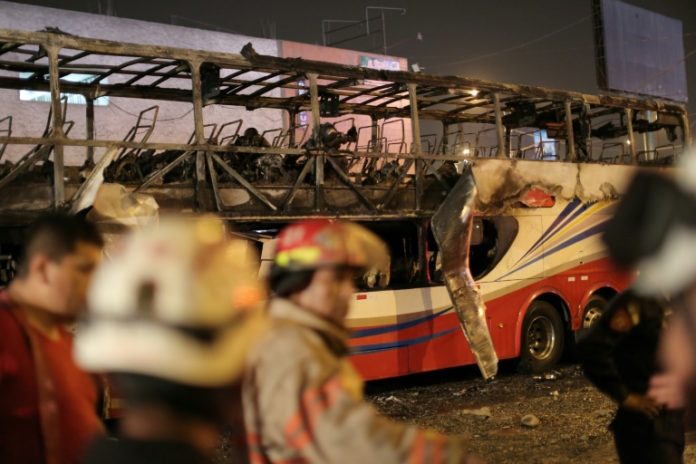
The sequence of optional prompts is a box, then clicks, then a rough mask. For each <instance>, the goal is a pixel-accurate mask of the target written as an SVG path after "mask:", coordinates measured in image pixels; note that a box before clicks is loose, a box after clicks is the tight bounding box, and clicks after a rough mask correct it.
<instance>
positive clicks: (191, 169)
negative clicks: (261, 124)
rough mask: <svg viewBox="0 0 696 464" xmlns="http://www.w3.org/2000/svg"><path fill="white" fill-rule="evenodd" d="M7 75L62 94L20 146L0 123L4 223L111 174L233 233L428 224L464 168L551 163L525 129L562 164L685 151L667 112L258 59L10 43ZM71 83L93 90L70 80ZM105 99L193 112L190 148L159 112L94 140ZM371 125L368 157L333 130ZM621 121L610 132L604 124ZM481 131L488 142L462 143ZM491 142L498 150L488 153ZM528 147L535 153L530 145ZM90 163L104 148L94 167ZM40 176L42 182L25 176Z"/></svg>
mask: <svg viewBox="0 0 696 464" xmlns="http://www.w3.org/2000/svg"><path fill="white" fill-rule="evenodd" d="M0 71H2V74H1V75H0V89H28V90H41V91H50V93H51V103H50V112H49V115H48V118H49V120H48V123H47V125H46V129H45V131H44V132H43V134H36V135H31V136H27V135H21V136H16V135H13V126H12V122H13V119H12V115H3V114H0V157H2V156H3V155H2V153H3V151H4V150H5V147H6V146H8V145H26V146H29V147H30V149H29V151H28V152H27V154H26V155H25V156H23V157H21V158H20V159H19V160H18V161H16V162H13V163H10V162H5V163H4V164H0V222H3V223H8V222H9V223H12V222H13V221H16V218H17V217H22V218H25V217H27V216H31V215H32V214H34V213H37V212H40V211H43V210H46V209H51V208H61V207H66V206H71V205H74V204H75V203H76V202H77V201H79V197H80V195H81V193H82V192H83V191H84V186H85V185H86V184H87V183H89V182H93V181H94V180H95V179H98V178H99V176H102V175H104V176H105V177H106V180H107V181H114V182H120V183H122V184H124V185H126V187H127V188H128V189H129V190H131V191H137V192H143V193H149V194H152V195H153V196H154V197H155V198H156V199H157V200H158V202H160V204H161V206H162V207H163V208H165V209H173V210H179V211H189V210H195V211H212V212H216V213H218V214H220V215H222V216H224V217H227V218H229V219H231V220H237V221H284V220H288V219H289V218H299V217H307V216H342V217H350V218H354V219H365V220H375V219H389V218H409V217H411V218H419V217H420V218H427V217H430V216H431V215H432V214H433V212H434V211H435V209H436V208H437V206H438V204H439V203H440V201H441V200H442V198H444V196H445V195H446V194H447V192H448V191H449V189H450V188H451V186H452V185H453V184H454V182H453V181H454V180H455V178H456V171H455V170H454V163H455V162H461V161H465V160H468V161H472V160H473V161H474V162H475V160H476V159H477V158H481V157H497V158H509V159H521V158H523V159H538V160H543V159H544V153H545V151H544V147H543V144H544V143H548V140H542V139H541V138H539V137H537V136H536V135H534V136H532V135H530V134H532V133H533V131H531V132H530V130H528V129H526V128H529V127H533V128H537V129H539V128H541V129H543V130H544V131H546V132H545V134H547V135H548V134H553V139H554V140H552V142H553V143H558V142H559V141H562V142H563V144H564V145H565V150H564V153H562V154H561V153H558V154H557V155H555V156H556V157H555V159H559V160H563V161H573V162H618V163H633V164H638V163H640V162H657V161H659V160H660V159H663V160H664V159H671V158H672V157H674V156H676V155H678V154H679V152H680V151H681V150H682V148H683V147H684V146H685V145H687V144H689V143H690V134H689V133H688V130H689V125H688V122H687V120H686V117H687V116H686V111H685V108H684V107H683V106H682V105H680V104H676V103H673V102H669V101H664V100H652V99H637V98H629V97H621V96H598V95H588V94H581V93H576V92H563V91H558V90H550V89H545V88H539V87H531V86H520V85H508V84H500V83H494V82H488V81H483V80H477V79H467V78H463V77H454V76H434V75H425V74H419V73H409V72H399V71H379V70H373V69H367V68H360V67H355V66H345V65H339V64H332V63H325V62H318V61H308V60H303V59H299V58H277V57H271V56H264V55H259V54H257V53H256V52H255V51H254V50H253V48H252V47H251V45H247V46H246V47H245V48H244V49H243V50H242V51H241V55H235V54H224V53H217V52H216V53H212V52H205V51H200V50H187V49H177V48H170V47H161V46H148V45H137V44H127V43H117V42H110V41H104V40H95V39H85V38H80V37H76V36H72V35H67V34H62V33H56V32H36V33H28V32H20V31H13V30H0ZM19 73H25V74H26V73H28V75H29V77H28V78H24V77H20V75H19ZM75 73H79V74H86V75H90V76H92V78H91V79H89V80H88V81H83V82H69V81H66V80H63V79H64V78H65V77H66V76H68V75H70V74H75ZM61 93H71V94H80V95H82V96H84V98H85V99H86V111H85V118H86V136H85V137H79V138H78V137H72V136H71V135H72V134H71V133H70V128H71V127H72V124H71V122H70V121H66V111H65V107H66V105H67V102H64V101H62V99H61ZM103 96H110V97H123V98H133V99H147V100H160V101H170V102H183V103H188V104H191V105H192V111H193V120H194V127H193V128H192V131H191V133H192V135H191V137H190V139H189V141H188V143H183V144H182V143H168V142H153V141H151V140H150V139H151V135H152V134H153V131H155V122H156V120H157V112H158V107H157V106H156V105H155V106H152V107H151V108H148V109H147V110H145V111H143V112H142V113H141V114H140V116H139V117H138V121H137V122H136V124H135V125H134V126H133V128H132V129H131V130H130V131H129V132H128V135H127V136H126V137H125V138H123V139H121V140H112V139H101V138H97V137H96V136H95V118H94V101H95V99H97V98H100V97H103ZM210 105H232V106H237V107H242V108H245V109H247V110H249V111H254V110H257V109H263V108H268V109H277V110H283V111H284V112H285V114H286V116H287V117H286V127H284V128H281V129H278V131H277V132H273V140H272V142H269V141H267V140H266V141H265V143H249V140H246V142H245V143H240V141H241V140H242V139H243V137H245V135H241V134H240V128H241V127H242V124H243V121H241V120H233V121H229V122H227V123H224V124H219V125H218V124H207V123H206V120H205V118H204V108H206V107H208V106H210ZM301 112H307V113H308V114H310V115H311V119H310V121H311V122H310V124H309V127H301V125H299V124H298V122H297V115H298V114H300V113H301ZM638 114H653V115H657V116H656V117H652V116H651V117H646V118H641V117H637V115H638ZM360 115H364V116H367V117H369V118H370V120H371V121H372V123H371V124H370V125H367V126H365V127H362V128H360V130H362V129H365V132H367V133H369V141H368V142H367V143H364V144H360V143H359V141H358V139H359V138H360V136H359V135H356V134H358V133H359V132H360V131H359V130H357V128H355V127H354V126H353V127H352V128H351V130H352V131H353V132H352V134H350V133H346V134H343V133H340V132H338V131H337V130H336V128H335V125H334V123H335V122H336V118H340V117H343V118H346V117H355V116H360ZM612 117H615V118H616V121H615V122H606V123H604V122H602V121H603V118H604V119H606V118H612ZM400 118H403V119H404V120H406V121H407V122H406V124H408V123H409V122H410V129H411V134H412V137H411V140H409V141H405V140H403V139H402V140H400V141H396V142H395V141H390V140H388V139H385V138H384V136H383V134H381V133H380V131H381V130H382V129H384V124H386V123H391V122H392V121H396V120H398V119H400ZM331 121H332V122H333V123H331ZM379 121H382V124H381V125H380V124H379ZM427 121H435V122H437V123H438V124H439V128H438V129H437V131H436V133H434V134H422V133H421V125H422V124H426V122H427ZM598 121H599V122H602V125H601V126H599V125H597V122H598ZM401 124H402V132H403V124H404V123H403V122H402V123H401ZM472 125H473V126H474V127H476V128H477V132H475V133H474V132H467V130H468V129H467V128H468V127H470V126H472ZM537 129H534V130H537ZM661 129H666V130H668V131H669V132H670V134H674V133H675V132H676V130H677V129H678V130H680V131H681V133H680V135H681V140H682V142H681V143H672V145H671V148H670V150H671V151H670V152H669V156H667V157H665V156H662V155H661V153H663V152H664V150H665V147H650V149H647V147H644V148H645V149H644V150H643V151H642V152H641V151H639V150H638V149H637V147H636V140H635V133H636V132H643V133H644V132H647V131H657V130H661ZM270 132H272V131H269V133H270ZM349 132H350V131H349ZM534 134H536V132H534ZM269 135H270V134H269ZM493 135H494V137H493ZM486 136H490V138H491V139H492V140H493V143H491V144H490V145H485V144H484V143H482V139H483V138H484V137H486ZM467 137H468V139H467ZM525 137H527V139H529V140H532V139H531V138H530V137H532V138H533V140H534V143H528V144H527V145H526V146H525V144H524V142H523V140H525ZM534 137H536V138H534ZM616 137H626V143H625V145H624V144H620V147H618V148H620V150H619V152H618V154H617V155H616V156H613V157H612V158H607V157H603V156H596V155H595V154H593V139H597V140H610V139H613V138H616ZM262 138H263V137H262ZM537 139H538V141H537ZM670 140H672V139H671V138H670ZM674 140H676V136H675V137H674ZM674 140H672V142H674ZM604 145H606V143H605V144H604ZM604 145H602V146H601V150H602V151H604V149H605V147H604ZM66 147H83V148H84V150H85V152H84V153H85V155H84V156H85V163H84V164H83V166H82V168H81V170H80V172H81V173H82V176H80V175H78V174H77V171H78V169H77V168H72V167H69V166H65V163H64V150H65V148H66ZM668 148H669V147H668ZM95 149H107V151H106V154H104V155H103V156H102V158H101V160H100V161H99V162H97V163H96V164H95V162H94V161H95ZM660 150H663V152H660ZM595 151H596V150H595ZM49 158H50V159H49ZM0 159H1V158H0ZM249 160H253V162H254V163H258V162H259V160H264V162H266V164H267V165H268V166H271V167H272V168H269V169H275V170H276V171H277V172H276V175H275V176H270V175H268V173H267V172H263V173H261V174H258V175H257V174H253V175H250V174H249V172H245V171H244V169H242V167H244V166H248V165H249V162H250V161H249ZM240 166H241V167H240ZM255 166H256V165H255ZM254 169H256V168H254ZM37 170H39V171H41V172H42V173H43V174H44V176H45V177H43V178H39V179H38V180H37V177H36V176H31V175H30V173H32V172H36V171H37ZM47 173H48V174H47ZM46 176H47V177H46ZM81 186H82V187H81ZM8 218H11V219H8Z"/></svg>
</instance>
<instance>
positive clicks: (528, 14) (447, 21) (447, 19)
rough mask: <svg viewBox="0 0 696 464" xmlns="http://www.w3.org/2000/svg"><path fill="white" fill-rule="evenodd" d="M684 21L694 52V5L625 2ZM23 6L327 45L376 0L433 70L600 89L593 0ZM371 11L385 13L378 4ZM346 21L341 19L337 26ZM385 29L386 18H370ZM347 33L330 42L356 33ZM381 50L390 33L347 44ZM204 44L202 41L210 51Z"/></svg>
mask: <svg viewBox="0 0 696 464" xmlns="http://www.w3.org/2000/svg"><path fill="white" fill-rule="evenodd" d="M624 1H626V2H627V3H630V4H632V5H635V6H639V7H642V8H647V9H650V10H652V11H655V12H658V13H660V14H663V15H666V16H670V17H673V18H676V19H679V20H681V21H683V28H684V33H685V34H684V51H685V54H687V55H688V54H689V52H692V51H695V50H696V1H694V0H624ZM19 3H30V4H35V5H43V6H50V7H54V8H67V9H73V10H79V11H85V12H91V13H100V12H101V13H105V12H107V11H109V9H110V11H111V12H112V13H113V14H114V15H116V16H120V17H125V18H134V19H142V20H147V21H156V22H163V23H172V24H178V25H182V26H190V27H199V28H202V29H212V30H219V31H227V32H233V33H241V34H246V35H252V36H259V37H271V38H277V39H286V40H295V41H299V42H308V43H317V44H321V43H322V28H321V24H322V20H360V19H364V18H365V7H366V6H368V5H375V6H382V7H401V8H406V10H407V12H406V14H405V15H401V14H400V13H399V12H396V11H389V12H387V14H386V32H387V44H388V47H389V48H388V52H389V54H392V55H398V56H404V57H406V58H408V60H409V62H410V63H414V62H416V63H418V64H419V65H420V66H421V67H422V68H424V69H425V71H426V72H428V73H434V74H460V75H464V76H467V77H473V78H482V79H490V80H495V81H502V82H511V83H521V84H531V85H541V86H547V87H555V88H560V89H566V90H576V91H583V92H590V93H597V92H599V90H598V88H597V84H596V78H595V64H594V47H593V24H592V16H591V15H592V9H591V3H592V2H591V0H562V1H559V0H526V1H524V0H459V1H451V0H418V1H417V0H381V1H379V2H374V1H369V2H365V1H360V0H350V1H348V0H346V1H344V2H336V1H331V2H329V1H326V0H324V1H316V0H305V1H302V2H299V1H297V2H296V1H288V0H283V1H264V0H256V1H248V0H247V1H237V2H235V1H230V0H227V1H225V0H195V1H193V0H166V1H164V0H147V1H144V0H110V1H109V0H30V1H20V2H19ZM370 13H371V14H370V16H376V15H378V14H379V13H378V12H377V11H375V10H371V12H370ZM340 25H341V24H339V23H337V22H336V23H333V27H338V26H340ZM371 27H372V28H373V29H374V28H379V27H380V22H379V21H373V22H371ZM359 32H360V31H357V30H355V29H354V30H346V31H344V32H343V33H336V34H333V35H332V36H330V37H329V39H330V40H331V39H333V40H340V39H345V38H349V37H351V36H354V35H358V33H359ZM340 46H341V47H345V48H354V49H357V50H368V49H371V48H372V49H374V51H375V52H381V50H382V36H381V35H380V33H377V34H374V35H373V36H372V38H371V39H369V38H361V39H358V40H354V41H349V42H346V43H344V44H341V45H340ZM202 48H204V47H202ZM686 67H687V81H688V85H689V100H690V102H689V112H690V113H691V114H690V118H691V122H692V124H693V123H694V122H696V53H694V54H692V55H691V56H690V57H689V58H687V59H686Z"/></svg>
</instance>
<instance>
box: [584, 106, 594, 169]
mask: <svg viewBox="0 0 696 464" xmlns="http://www.w3.org/2000/svg"><path fill="white" fill-rule="evenodd" d="M583 106H584V108H585V111H584V113H585V117H586V118H587V121H586V123H587V128H588V130H587V139H586V140H585V143H586V144H587V157H588V159H589V160H592V124H591V119H590V104H589V103H587V102H585V103H583Z"/></svg>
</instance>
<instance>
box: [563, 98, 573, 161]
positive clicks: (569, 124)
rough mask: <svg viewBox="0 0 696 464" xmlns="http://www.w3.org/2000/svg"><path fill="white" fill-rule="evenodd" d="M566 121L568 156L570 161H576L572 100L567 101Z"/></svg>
mask: <svg viewBox="0 0 696 464" xmlns="http://www.w3.org/2000/svg"><path fill="white" fill-rule="evenodd" d="M565 122H566V157H567V158H570V161H575V158H576V153H575V135H574V134H573V111H572V109H571V106H570V100H566V101H565Z"/></svg>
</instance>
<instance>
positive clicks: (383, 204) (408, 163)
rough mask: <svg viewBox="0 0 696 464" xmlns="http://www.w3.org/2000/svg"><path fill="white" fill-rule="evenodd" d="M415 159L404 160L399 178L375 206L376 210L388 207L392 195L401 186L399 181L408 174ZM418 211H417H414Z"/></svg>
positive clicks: (392, 197)
mask: <svg viewBox="0 0 696 464" xmlns="http://www.w3.org/2000/svg"><path fill="white" fill-rule="evenodd" d="M415 160H416V159H415V158H409V159H407V160H406V162H405V163H404V164H403V166H401V172H399V176H398V177H397V179H396V180H395V181H394V184H393V185H392V186H391V187H390V188H389V191H388V192H387V194H386V195H385V196H384V199H383V200H382V202H381V203H380V204H379V205H378V206H377V208H378V209H379V210H380V211H382V210H384V208H386V207H387V206H389V203H391V201H392V200H393V199H394V195H396V192H397V191H398V189H399V186H400V185H401V181H402V180H403V179H404V177H406V174H407V173H408V170H409V169H411V166H412V165H413V163H414V161H415ZM416 211H418V209H416Z"/></svg>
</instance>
